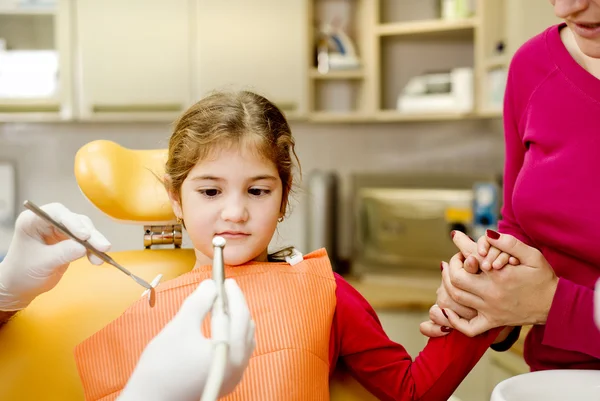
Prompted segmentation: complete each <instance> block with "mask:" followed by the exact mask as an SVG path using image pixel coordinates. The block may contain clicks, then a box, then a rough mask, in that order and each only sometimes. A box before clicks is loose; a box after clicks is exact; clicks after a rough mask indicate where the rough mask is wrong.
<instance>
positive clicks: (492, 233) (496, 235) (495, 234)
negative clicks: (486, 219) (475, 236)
mask: <svg viewBox="0 0 600 401" xmlns="http://www.w3.org/2000/svg"><path fill="white" fill-rule="evenodd" d="M485 235H487V236H488V237H489V238H491V239H498V238H500V233H498V232H496V231H494V230H486V231H485Z"/></svg>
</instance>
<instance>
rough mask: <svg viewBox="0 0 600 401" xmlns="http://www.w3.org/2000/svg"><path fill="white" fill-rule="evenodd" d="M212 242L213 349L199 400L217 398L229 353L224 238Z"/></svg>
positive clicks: (214, 400)
mask: <svg viewBox="0 0 600 401" xmlns="http://www.w3.org/2000/svg"><path fill="white" fill-rule="evenodd" d="M212 243H213V247H214V250H213V264H212V279H213V280H214V282H215V285H216V287H217V297H216V299H215V303H214V304H213V307H212V312H211V335H212V341H213V344H214V347H215V349H214V357H213V360H212V362H211V365H210V371H209V374H208V378H207V379H206V385H205V386H204V391H203V393H202V398H201V400H200V401H216V400H217V399H218V397H219V393H220V392H221V385H222V384H223V378H224V377H225V370H226V368H227V359H228V355H229V311H228V307H227V296H226V294H225V262H224V261H223V248H224V247H225V238H223V237H214V238H213V240H212Z"/></svg>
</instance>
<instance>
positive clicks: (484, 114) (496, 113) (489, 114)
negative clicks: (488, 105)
mask: <svg viewBox="0 0 600 401" xmlns="http://www.w3.org/2000/svg"><path fill="white" fill-rule="evenodd" d="M477 115H478V116H480V117H481V118H502V110H500V109H498V110H495V109H488V110H480V111H478V112H477Z"/></svg>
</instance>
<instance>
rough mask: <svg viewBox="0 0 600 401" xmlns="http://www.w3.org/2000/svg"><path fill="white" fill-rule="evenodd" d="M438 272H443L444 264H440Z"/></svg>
mask: <svg viewBox="0 0 600 401" xmlns="http://www.w3.org/2000/svg"><path fill="white" fill-rule="evenodd" d="M440 271H444V262H440Z"/></svg>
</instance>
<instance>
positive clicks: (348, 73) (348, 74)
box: [309, 68, 364, 80]
mask: <svg viewBox="0 0 600 401" xmlns="http://www.w3.org/2000/svg"><path fill="white" fill-rule="evenodd" d="M309 75H310V77H311V78H313V79H340V80H343V79H363V78H364V72H363V70H330V71H329V72H328V73H326V74H321V73H320V72H319V71H318V70H317V69H316V68H313V69H311V70H310V73H309Z"/></svg>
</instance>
